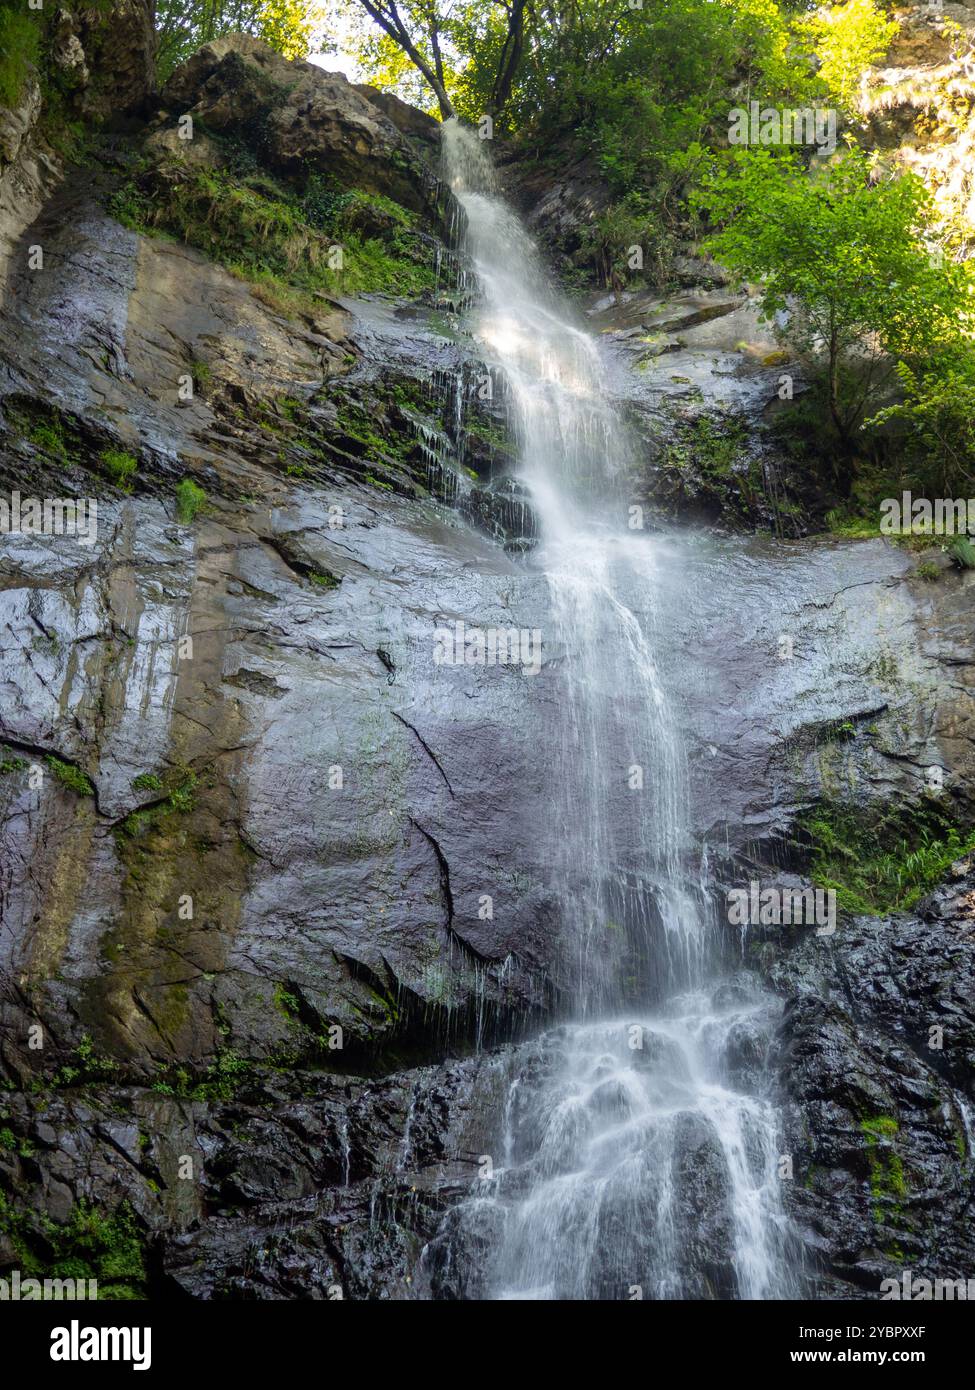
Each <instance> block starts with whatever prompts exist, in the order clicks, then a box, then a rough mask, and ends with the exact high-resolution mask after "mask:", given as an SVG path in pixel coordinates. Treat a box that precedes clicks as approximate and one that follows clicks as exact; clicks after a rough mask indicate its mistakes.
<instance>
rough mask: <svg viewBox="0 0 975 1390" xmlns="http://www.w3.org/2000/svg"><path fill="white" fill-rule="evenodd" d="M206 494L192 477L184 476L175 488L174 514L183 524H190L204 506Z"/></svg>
mask: <svg viewBox="0 0 975 1390" xmlns="http://www.w3.org/2000/svg"><path fill="white" fill-rule="evenodd" d="M206 500H207V495H206V493H205V492H204V490H203V488H201V487H200V486H199V484H198V483H194V481H193V479H192V478H184V479H183V481H182V482H181V483H179V484H178V486H177V488H176V514H177V516H178V517H179V519H180V521H181V522H182V523H183V525H184V526H191V525H192V524H193V522H194V521H195V520H196V518H197V517H198V516H199V514H200V512H201V511H202V510H203V508H204V507H205V506H206Z"/></svg>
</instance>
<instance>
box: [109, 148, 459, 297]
mask: <svg viewBox="0 0 975 1390" xmlns="http://www.w3.org/2000/svg"><path fill="white" fill-rule="evenodd" d="M176 172H177V174H178V176H175V177H173V176H170V171H168V170H165V169H159V168H147V169H145V170H143V171H142V172H141V173H140V174H139V175H137V177H136V179H135V180H133V181H132V182H130V183H129V184H127V185H126V186H125V187H124V188H122V189H121V190H119V192H118V193H116V195H115V196H114V198H113V200H112V212H113V213H114V215H115V216H116V217H117V218H118V219H119V220H120V221H121V222H123V223H124V224H125V225H127V226H129V227H132V228H134V229H135V230H137V231H140V232H143V233H151V232H163V233H166V234H168V235H170V236H173V237H176V238H178V239H179V240H181V241H185V242H188V243H190V244H191V245H193V246H196V247H198V248H199V249H200V250H202V251H204V252H205V253H206V254H207V255H209V256H211V257H212V258H213V259H214V260H216V261H219V262H220V263H221V264H223V265H225V266H227V267H228V268H229V269H231V270H232V271H233V272H234V273H235V274H237V275H239V276H240V277H241V278H243V279H246V280H250V281H253V282H254V283H255V285H257V286H258V287H260V288H263V289H264V290H265V292H266V293H267V294H269V295H271V296H272V297H273V299H274V300H275V303H274V305H273V307H281V308H282V309H284V311H286V312H295V311H296V310H298V308H299V305H300V308H301V310H302V311H304V312H310V311H312V310H314V308H315V307H316V306H315V302H314V298H313V292H314V291H315V290H324V291H326V292H331V293H342V294H362V293H367V292H374V291H386V292H387V293H390V294H399V295H411V296H416V295H418V294H420V293H421V292H422V291H423V290H425V289H428V288H430V287H431V286H432V285H433V280H434V276H433V269H432V266H431V265H430V263H429V262H430V257H429V254H428V251H427V248H426V246H425V244H424V242H423V240H422V238H420V237H418V236H417V235H416V233H415V231H414V222H415V217H414V215H413V214H412V213H410V212H408V211H407V210H406V209H405V208H400V207H398V206H397V205H396V204H395V203H392V202H391V200H389V199H380V198H376V197H370V195H366V194H359V193H353V194H351V195H350V196H349V197H348V198H347V199H345V200H344V201H343V202H341V203H338V202H336V203H334V204H333V205H332V206H331V208H330V209H326V208H324V205H323V204H322V203H321V202H319V203H317V204H315V205H314V206H313V205H312V204H310V203H308V202H306V201H303V199H302V197H301V196H300V195H299V194H297V193H296V192H294V191H293V190H289V189H286V188H284V187H283V186H282V185H281V184H279V183H278V182H277V181H276V180H274V179H272V178H271V177H270V176H269V175H267V174H266V173H262V172H260V171H255V172H252V173H247V174H240V173H234V172H233V171H228V170H219V171H214V170H209V169H187V168H179V170H178V171H176ZM367 206H368V207H369V208H371V209H372V211H373V214H375V212H377V211H378V212H379V213H380V214H381V215H380V217H379V219H378V223H377V220H376V218H375V216H373V218H372V220H371V221H367V220H366V219H365V217H364V211H365V208H366V207H367ZM373 225H377V226H378V227H379V228H380V229H381V231H380V234H379V235H370V234H369V229H370V228H371V227H372V226H373ZM357 228H359V229H357Z"/></svg>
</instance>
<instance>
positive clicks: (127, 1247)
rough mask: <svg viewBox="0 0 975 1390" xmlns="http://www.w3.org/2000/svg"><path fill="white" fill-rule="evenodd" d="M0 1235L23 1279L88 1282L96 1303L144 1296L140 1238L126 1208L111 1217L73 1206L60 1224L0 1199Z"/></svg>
mask: <svg viewBox="0 0 975 1390" xmlns="http://www.w3.org/2000/svg"><path fill="white" fill-rule="evenodd" d="M0 1232H2V1233H3V1234H4V1235H5V1236H6V1238H7V1240H8V1242H9V1244H10V1246H11V1247H12V1249H13V1250H14V1252H15V1253H16V1256H17V1263H18V1265H19V1267H20V1269H21V1272H22V1274H23V1275H24V1276H25V1277H29V1278H32V1279H85V1280H88V1279H94V1280H96V1281H97V1284H98V1297H99V1299H107V1300H111V1299H117V1300H122V1299H139V1298H144V1297H145V1296H146V1288H145V1283H146V1263H145V1237H144V1236H143V1234H142V1232H141V1231H140V1229H139V1226H138V1223H137V1221H136V1217H135V1214H134V1212H133V1211H132V1208H131V1207H130V1206H129V1204H128V1203H127V1202H123V1203H121V1204H120V1205H119V1206H118V1207H116V1209H115V1210H114V1211H113V1212H111V1213H108V1212H104V1211H101V1210H99V1209H98V1208H97V1207H96V1206H94V1205H93V1204H91V1203H88V1202H84V1201H82V1202H78V1203H77V1205H76V1206H75V1207H74V1208H73V1210H72V1212H71V1215H70V1217H69V1218H68V1220H67V1221H66V1222H63V1223H60V1224H59V1223H57V1222H55V1221H52V1220H51V1219H50V1218H49V1217H47V1216H43V1215H36V1214H34V1213H28V1212H27V1211H25V1210H23V1209H21V1208H14V1206H13V1205H12V1203H11V1202H10V1199H9V1198H8V1197H7V1196H5V1195H4V1194H3V1193H0Z"/></svg>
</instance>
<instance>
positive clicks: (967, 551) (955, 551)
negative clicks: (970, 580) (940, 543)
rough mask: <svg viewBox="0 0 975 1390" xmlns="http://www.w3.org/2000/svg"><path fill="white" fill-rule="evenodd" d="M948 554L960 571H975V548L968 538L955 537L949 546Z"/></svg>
mask: <svg viewBox="0 0 975 1390" xmlns="http://www.w3.org/2000/svg"><path fill="white" fill-rule="evenodd" d="M948 554H949V555H950V556H951V558H952V560H954V562H955V564H956V565H957V566H958V568H959V569H963V570H975V546H973V545H972V543H971V541H970V540H969V539H968V537H967V536H955V538H954V540H953V541H952V542H951V544H950V545H949V546H948Z"/></svg>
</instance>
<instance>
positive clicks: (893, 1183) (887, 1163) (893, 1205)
mask: <svg viewBox="0 0 975 1390" xmlns="http://www.w3.org/2000/svg"><path fill="white" fill-rule="evenodd" d="M898 1129H899V1126H898V1123H897V1121H896V1120H895V1119H892V1118H891V1117H890V1116H888V1115H878V1116H876V1117H875V1118H871V1119H867V1120H862V1121H861V1122H860V1132H861V1133H862V1135H863V1137H864V1141H865V1143H866V1146H867V1158H868V1161H869V1164H870V1193H871V1196H872V1197H873V1198H874V1208H873V1218H874V1220H875V1221H877V1222H881V1221H896V1220H898V1218H899V1217H900V1216H901V1214H902V1210H903V1201H904V1199H905V1198H906V1197H907V1195H908V1186H907V1178H906V1176H905V1173H904V1164H903V1162H902V1161H901V1158H900V1155H899V1154H898V1153H897V1152H896V1151H895V1149H894V1140H895V1139H896V1138H897V1133H898Z"/></svg>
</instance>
